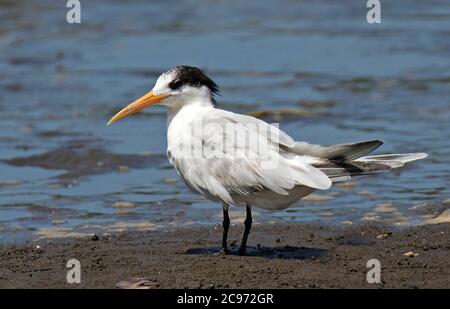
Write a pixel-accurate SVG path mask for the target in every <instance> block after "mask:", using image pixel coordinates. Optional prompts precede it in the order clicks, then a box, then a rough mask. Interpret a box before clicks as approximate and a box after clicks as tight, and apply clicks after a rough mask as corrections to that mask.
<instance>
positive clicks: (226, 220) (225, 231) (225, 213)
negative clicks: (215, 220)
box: [222, 204, 230, 253]
mask: <svg viewBox="0 0 450 309" xmlns="http://www.w3.org/2000/svg"><path fill="white" fill-rule="evenodd" d="M222 226H223V234H222V251H223V253H228V245H227V238H228V229H229V228H230V217H229V216H228V205H225V204H224V205H223V222H222Z"/></svg>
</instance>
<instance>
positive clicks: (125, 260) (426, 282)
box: [0, 223, 450, 288]
mask: <svg viewBox="0 0 450 309" xmlns="http://www.w3.org/2000/svg"><path fill="white" fill-rule="evenodd" d="M242 230H243V226H241V225H235V226H232V227H231V228H230V236H229V244H230V248H231V249H232V251H234V252H235V251H237V247H238V245H239V242H240V237H241V233H242ZM221 233H222V230H221V227H220V226H219V227H218V226H215V227H214V226H212V227H201V228H185V229H182V228H181V229H176V230H174V231H169V232H161V231H142V232H129V233H118V234H112V235H110V236H99V237H82V238H66V239H58V240H52V241H38V242H28V243H26V244H21V245H4V246H2V247H1V248H0V259H1V261H2V262H1V264H0V288H117V287H118V286H120V287H126V288H133V287H134V288H137V287H145V288H450V259H449V253H450V237H449V236H450V223H441V224H430V225H422V226H414V227H408V228H402V229H398V228H395V227H392V226H383V225H373V224H367V225H358V226H348V227H336V226H327V225H318V224H296V223H290V224H282V225H279V224H277V225H275V224H266V225H262V224H260V225H255V226H254V228H253V230H252V233H251V234H250V238H249V243H248V244H249V250H248V255H247V256H237V255H235V254H231V255H221V254H219V253H218V252H219V249H220V240H221ZM37 246H38V247H37ZM70 259H78V260H79V261H80V264H81V283H80V284H68V283H67V282H66V275H67V272H68V271H69V270H70V268H67V267H66V264H67V262H68V261H69V260H70ZM370 259H378V260H379V261H380V264H381V281H382V283H380V284H377V283H374V284H369V283H367V280H366V275H367V271H368V270H370V269H369V268H367V262H368V260H370ZM142 278H143V279H142ZM119 282H120V283H119Z"/></svg>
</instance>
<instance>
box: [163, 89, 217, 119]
mask: <svg viewBox="0 0 450 309" xmlns="http://www.w3.org/2000/svg"><path fill="white" fill-rule="evenodd" d="M167 108H168V111H167V120H168V126H170V123H171V122H172V121H173V120H175V119H177V118H181V117H182V118H190V117H196V116H197V115H198V113H202V112H203V111H206V110H209V109H212V108H214V103H213V102H212V98H211V96H196V97H186V98H181V99H180V100H178V101H176V102H172V104H170V105H168V106H167Z"/></svg>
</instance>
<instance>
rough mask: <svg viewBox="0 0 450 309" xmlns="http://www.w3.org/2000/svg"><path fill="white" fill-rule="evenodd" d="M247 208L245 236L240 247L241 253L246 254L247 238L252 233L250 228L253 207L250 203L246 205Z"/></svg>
mask: <svg viewBox="0 0 450 309" xmlns="http://www.w3.org/2000/svg"><path fill="white" fill-rule="evenodd" d="M246 208H247V216H246V218H245V221H244V226H245V230H244V236H243V237H242V242H241V246H240V247H239V254H242V255H243V254H245V249H246V247H247V239H248V234H250V229H251V228H252V209H251V208H250V205H246Z"/></svg>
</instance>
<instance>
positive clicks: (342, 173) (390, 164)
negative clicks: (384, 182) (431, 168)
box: [317, 153, 428, 182]
mask: <svg viewBox="0 0 450 309" xmlns="http://www.w3.org/2000/svg"><path fill="white" fill-rule="evenodd" d="M427 156H428V155H427V154H426V153H406V154H386V155H376V156H367V157H361V158H359V159H357V160H354V161H351V162H328V163H325V164H321V165H320V166H317V167H318V168H319V169H320V170H321V171H323V172H324V173H325V174H326V175H327V176H328V177H329V178H330V179H331V181H332V182H341V181H347V180H350V179H351V178H352V177H353V176H361V175H368V174H374V173H380V172H384V171H389V170H392V169H396V168H400V167H403V166H405V165H406V163H408V162H412V161H415V160H419V159H423V158H426V157H427Z"/></svg>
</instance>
